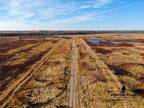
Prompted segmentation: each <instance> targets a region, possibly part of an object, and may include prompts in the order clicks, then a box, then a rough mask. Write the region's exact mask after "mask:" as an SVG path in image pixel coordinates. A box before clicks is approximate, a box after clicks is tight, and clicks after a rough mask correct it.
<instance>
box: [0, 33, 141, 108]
mask: <svg viewBox="0 0 144 108" xmlns="http://www.w3.org/2000/svg"><path fill="white" fill-rule="evenodd" d="M75 51H76V52H75ZM73 63H77V64H73ZM73 73H75V74H73ZM75 86H77V87H75ZM122 87H125V90H124V91H122ZM75 89H76V90H75ZM72 96H73V97H72ZM75 101H78V102H75ZM71 102H72V106H70V105H71V104H70V103H71ZM0 108H144V35H143V34H124V33H123V34H122V33H121V34H95V35H79V36H70V37H69V38H67V37H63V38H59V37H57V38H35V39H32V38H26V39H25V38H23V39H17V38H16V39H5V40H4V39H0Z"/></svg>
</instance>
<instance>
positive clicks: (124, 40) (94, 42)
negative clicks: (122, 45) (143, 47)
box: [87, 38, 144, 44]
mask: <svg viewBox="0 0 144 108" xmlns="http://www.w3.org/2000/svg"><path fill="white" fill-rule="evenodd" d="M112 41H113V42H116V41H117V42H122V41H123V42H144V39H120V38H115V39H114V38H113V39H107V38H92V39H87V42H89V43H93V44H96V43H99V42H112Z"/></svg>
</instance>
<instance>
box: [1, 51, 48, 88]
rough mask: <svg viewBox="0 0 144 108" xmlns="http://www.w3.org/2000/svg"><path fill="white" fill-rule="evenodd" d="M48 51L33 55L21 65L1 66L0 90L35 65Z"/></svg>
mask: <svg viewBox="0 0 144 108" xmlns="http://www.w3.org/2000/svg"><path fill="white" fill-rule="evenodd" d="M47 52H48V51H43V52H40V53H39V54H37V55H34V56H33V57H31V58H30V59H28V60H27V61H26V62H25V63H23V64H18V65H2V66H1V67H0V81H1V82H2V83H0V90H3V89H5V87H6V85H7V84H8V83H9V82H10V81H11V80H12V79H16V77H17V76H18V75H19V74H20V73H23V72H25V71H26V70H27V69H28V67H30V66H32V65H33V64H35V63H36V62H37V61H39V60H40V59H41V58H42V57H43V56H44V55H45V54H46V53H47Z"/></svg>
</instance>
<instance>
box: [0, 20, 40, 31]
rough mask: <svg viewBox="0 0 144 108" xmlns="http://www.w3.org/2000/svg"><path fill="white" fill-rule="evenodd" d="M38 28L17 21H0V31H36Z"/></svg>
mask: <svg viewBox="0 0 144 108" xmlns="http://www.w3.org/2000/svg"><path fill="white" fill-rule="evenodd" d="M39 28H40V27H38V26H34V25H29V24H26V23H24V22H17V21H0V30H38V29H39Z"/></svg>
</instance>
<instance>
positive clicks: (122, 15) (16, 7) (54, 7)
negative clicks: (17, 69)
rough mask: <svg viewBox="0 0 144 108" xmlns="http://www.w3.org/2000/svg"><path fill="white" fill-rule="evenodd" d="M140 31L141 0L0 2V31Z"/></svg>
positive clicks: (142, 17) (143, 4)
mask: <svg viewBox="0 0 144 108" xmlns="http://www.w3.org/2000/svg"><path fill="white" fill-rule="evenodd" d="M38 29H41V30H127V29H128V30H130V29H131V30H132V29H144V0H0V30H38Z"/></svg>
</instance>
